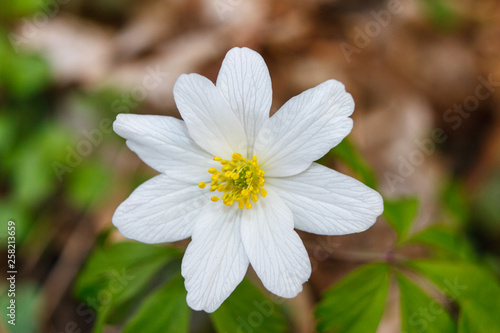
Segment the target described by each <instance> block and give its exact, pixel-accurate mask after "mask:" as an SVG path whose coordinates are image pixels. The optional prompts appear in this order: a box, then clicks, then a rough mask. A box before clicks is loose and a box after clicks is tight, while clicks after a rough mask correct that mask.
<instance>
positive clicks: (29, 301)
mask: <svg viewBox="0 0 500 333" xmlns="http://www.w3.org/2000/svg"><path fill="white" fill-rule="evenodd" d="M16 283H17V285H16V291H15V294H16V295H15V297H9V296H8V294H7V290H8V285H6V284H5V283H4V282H3V281H2V285H0V290H1V292H0V307H1V308H2V312H3V313H2V316H1V317H0V318H1V319H0V321H1V323H0V331H1V328H2V324H3V326H5V327H8V328H9V330H10V332H11V333H35V332H38V331H37V324H38V322H37V321H38V319H39V318H40V314H41V310H42V308H41V305H42V298H41V294H40V292H39V291H38V289H37V287H36V286H35V284H34V283H31V282H19V281H17V282H16ZM11 299H15V301H16V303H15V306H16V321H15V323H16V324H15V325H10V324H7V321H8V320H10V319H11V318H9V317H8V316H6V314H7V313H8V312H9V311H8V310H7V307H8V306H9V305H10V300H11Z"/></svg>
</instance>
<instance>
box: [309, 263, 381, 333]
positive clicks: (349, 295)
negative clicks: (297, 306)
mask: <svg viewBox="0 0 500 333" xmlns="http://www.w3.org/2000/svg"><path fill="white" fill-rule="evenodd" d="M388 290H389V267H388V266H387V265H386V264H384V263H373V264H368V265H364V266H362V267H360V268H358V269H356V270H355V271H354V272H352V273H350V274H349V275H347V276H346V277H344V278H343V279H342V280H341V281H340V282H339V283H337V284H336V285H334V286H333V287H332V288H330V289H329V290H328V291H327V292H326V293H325V294H324V296H323V300H322V301H321V302H320V304H319V305H318V307H317V309H316V312H315V315H316V317H317V318H318V326H317V329H318V331H319V332H342V333H358V332H363V333H371V332H376V330H377V327H378V324H379V322H380V319H381V318H382V314H383V313H384V309H385V301H386V298H387V293H388Z"/></svg>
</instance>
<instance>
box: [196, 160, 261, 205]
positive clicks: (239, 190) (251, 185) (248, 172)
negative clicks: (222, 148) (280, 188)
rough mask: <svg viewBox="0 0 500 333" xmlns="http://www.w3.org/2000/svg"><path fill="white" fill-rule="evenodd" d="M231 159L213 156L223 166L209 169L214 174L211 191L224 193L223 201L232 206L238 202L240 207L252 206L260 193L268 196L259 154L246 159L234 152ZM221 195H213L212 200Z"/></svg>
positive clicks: (201, 186) (203, 184)
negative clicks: (258, 162) (258, 159)
mask: <svg viewBox="0 0 500 333" xmlns="http://www.w3.org/2000/svg"><path fill="white" fill-rule="evenodd" d="M231 158H232V159H231V160H230V161H227V160H223V159H222V158H221V157H219V156H215V157H214V158H213V160H214V161H218V162H219V163H220V164H221V165H222V168H221V170H220V171H219V170H217V169H216V168H210V169H208V172H209V173H210V174H211V175H212V176H211V182H210V191H211V192H215V191H219V192H222V193H224V194H223V195H222V202H223V203H224V204H225V205H227V206H231V205H232V204H234V203H235V202H237V203H238V208H239V209H243V208H247V209H250V208H252V203H251V202H250V200H251V201H253V202H257V201H258V200H259V194H260V195H262V196H263V197H264V196H266V194H267V191H266V190H265V189H263V188H262V187H263V186H264V182H265V180H264V177H263V176H264V171H262V170H261V169H260V168H259V165H258V164H257V156H255V155H253V156H252V158H251V159H248V160H247V159H246V158H245V157H243V156H241V154H238V153H233V154H232V155H231ZM198 186H199V187H200V188H205V186H206V184H205V183H203V182H202V183H200V184H198ZM219 199H220V197H217V196H213V197H212V198H211V200H212V201H214V202H215V201H218V200H219Z"/></svg>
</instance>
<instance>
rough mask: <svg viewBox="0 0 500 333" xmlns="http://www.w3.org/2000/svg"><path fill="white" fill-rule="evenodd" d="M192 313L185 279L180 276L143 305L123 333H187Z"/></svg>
mask: <svg viewBox="0 0 500 333" xmlns="http://www.w3.org/2000/svg"><path fill="white" fill-rule="evenodd" d="M190 313H191V312H190V309H189V307H188V306H187V304H186V290H185V289H184V279H183V278H182V276H181V275H180V274H179V275H178V276H176V277H174V278H173V279H172V280H171V281H170V282H168V283H166V284H165V285H164V286H163V287H161V288H159V289H158V290H156V291H155V292H154V293H153V294H152V295H150V296H149V297H148V298H146V299H145V300H144V301H143V302H142V303H141V305H140V308H139V310H138V311H137V313H136V314H135V315H134V317H133V318H131V320H130V321H129V322H128V323H127V324H126V326H125V328H124V330H123V332H124V333H135V332H169V333H186V332H188V328H189V315H190Z"/></svg>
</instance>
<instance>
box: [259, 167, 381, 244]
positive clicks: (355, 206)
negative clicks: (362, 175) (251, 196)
mask: <svg viewBox="0 0 500 333" xmlns="http://www.w3.org/2000/svg"><path fill="white" fill-rule="evenodd" d="M266 185H269V187H271V188H273V189H274V190H275V191H277V192H278V194H279V196H280V197H281V198H282V199H283V200H284V201H285V203H286V204H287V205H288V207H289V208H290V209H291V210H292V212H293V216H294V219H295V228H297V229H300V230H303V231H307V232H311V233H314V234H320V235H345V234H350V233H354V232H361V231H364V230H366V229H368V228H369V227H371V226H372V225H373V224H374V223H375V221H376V220H377V216H379V215H380V214H382V211H383V210H384V204H383V200H382V197H381V196H380V194H379V193H378V192H376V191H374V190H372V189H371V188H369V187H368V186H366V185H364V184H363V183H361V182H359V181H357V180H356V179H354V178H351V177H349V176H346V175H344V174H341V173H339V172H337V171H334V170H332V169H329V168H327V167H324V166H322V165H319V164H317V163H313V164H312V165H311V167H310V168H309V169H307V170H306V171H304V172H302V173H300V174H298V175H294V176H291V177H285V178H266Z"/></svg>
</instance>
